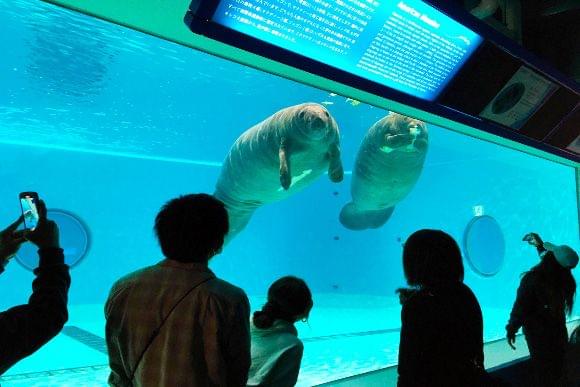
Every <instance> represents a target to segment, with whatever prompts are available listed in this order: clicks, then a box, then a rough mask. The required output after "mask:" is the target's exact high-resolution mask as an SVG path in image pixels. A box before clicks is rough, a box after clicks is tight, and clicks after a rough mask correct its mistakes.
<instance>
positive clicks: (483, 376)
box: [397, 230, 491, 387]
mask: <svg viewBox="0 0 580 387" xmlns="http://www.w3.org/2000/svg"><path fill="white" fill-rule="evenodd" d="M403 269H404V273H405V278H406V280H407V283H408V284H409V285H410V286H411V287H410V288H404V289H398V290H397V292H398V293H399V297H400V299H401V303H402V310H401V340H400V345H399V365H398V373H399V378H398V383H397V385H398V386H399V387H425V386H430V387H465V386H483V385H488V384H489V383H491V381H490V380H489V376H488V375H487V372H486V371H485V369H484V367H483V360H484V355H483V320H482V313H481V308H480V306H479V303H478V301H477V299H476V297H475V295H474V294H473V292H472V291H471V289H469V288H468V287H467V286H466V285H465V284H464V283H463V275H464V268H463V262H462V259H461V252H460V250H459V247H458V246H457V243H456V242H455V240H454V239H453V238H452V237H451V236H450V235H448V234H446V233H444V232H443V231H440V230H419V231H416V232H414V233H413V234H411V236H410V237H409V238H408V239H407V241H406V242H405V244H404V248H403Z"/></svg>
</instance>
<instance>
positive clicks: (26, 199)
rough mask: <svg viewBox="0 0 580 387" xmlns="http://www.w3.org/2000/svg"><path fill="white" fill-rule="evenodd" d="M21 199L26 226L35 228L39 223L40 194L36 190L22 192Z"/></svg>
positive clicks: (26, 227) (28, 228)
mask: <svg viewBox="0 0 580 387" xmlns="http://www.w3.org/2000/svg"><path fill="white" fill-rule="evenodd" d="M18 198H19V199H20V208H21V209H22V216H23V217H24V228H25V229H26V230H34V229H35V228H36V226H37V225H38V220H39V214H38V207H37V206H38V201H39V199H38V194H37V193H36V192H21V193H20V195H18Z"/></svg>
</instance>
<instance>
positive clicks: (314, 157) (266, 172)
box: [214, 103, 344, 242]
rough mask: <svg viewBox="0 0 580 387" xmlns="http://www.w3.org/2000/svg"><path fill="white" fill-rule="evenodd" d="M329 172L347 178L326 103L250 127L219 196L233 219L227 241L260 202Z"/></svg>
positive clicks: (227, 166) (231, 157)
mask: <svg viewBox="0 0 580 387" xmlns="http://www.w3.org/2000/svg"><path fill="white" fill-rule="evenodd" d="M326 171H328V176H329V178H330V180H331V181H333V182H339V181H342V179H343V174H344V172H343V168H342V162H341V160H340V135H339V132H338V125H337V124H336V121H335V120H334V118H333V117H332V116H331V115H330V113H329V112H328V110H326V108H325V107H324V106H322V105H320V104H316V103H305V104H300V105H295V106H290V107H287V108H285V109H282V110H280V111H278V112H276V113H275V114H273V115H272V116H270V117H269V118H267V119H266V120H264V121H262V122H260V123H259V124H257V125H255V126H253V127H252V128H250V129H248V130H247V131H246V132H244V133H243V134H242V135H241V136H240V137H239V138H238V139H237V140H236V142H235V143H234V145H233V146H232V148H231V149H230V152H229V153H228V155H227V157H226V159H225V161H224V163H223V166H222V170H221V174H220V176H219V179H218V182H217V184H216V191H215V194H214V195H215V197H216V198H218V199H220V200H221V201H223V202H224V203H225V205H226V208H227V210H228V214H229V217H230V232H229V234H228V235H227V237H226V242H228V241H230V240H231V239H232V238H233V237H234V236H235V235H236V234H238V233H239V232H240V231H241V230H243V229H244V227H246V225H247V224H248V222H249V221H250V218H251V217H252V214H253V213H254V211H255V210H256V209H258V208H259V207H260V206H262V205H264V204H267V203H272V202H275V201H279V200H283V199H285V198H287V197H289V196H290V195H292V194H294V193H295V192H298V191H300V190H301V189H303V188H305V187H306V186H308V185H309V184H311V183H312V182H313V181H315V180H316V179H317V178H318V177H320V175H322V174H323V173H324V172H326Z"/></svg>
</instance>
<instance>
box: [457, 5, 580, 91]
mask: <svg viewBox="0 0 580 387" xmlns="http://www.w3.org/2000/svg"><path fill="white" fill-rule="evenodd" d="M454 1H455V3H458V5H460V6H462V7H463V8H465V9H467V10H469V11H472V13H474V14H477V13H478V11H479V16H480V18H482V16H483V20H485V21H486V22H487V23H488V24H489V25H491V26H492V27H494V28H495V29H496V30H498V31H500V32H502V33H503V34H504V35H506V36H508V37H510V38H511V39H513V40H515V41H517V42H518V43H520V44H521V45H523V46H524V47H525V48H526V49H528V50H529V51H530V52H532V53H534V54H535V55H536V56H538V57H540V58H541V59H543V60H544V61H546V62H548V63H550V64H551V65H552V66H554V67H555V68H556V69H558V70H559V71H560V72H562V73H563V74H564V75H566V76H567V77H569V78H571V79H574V80H575V81H576V82H578V83H580V0H483V1H480V0H454ZM481 9H486V10H487V13H491V15H489V16H487V17H485V16H486V15H487V14H486V13H483V15H482V11H481Z"/></svg>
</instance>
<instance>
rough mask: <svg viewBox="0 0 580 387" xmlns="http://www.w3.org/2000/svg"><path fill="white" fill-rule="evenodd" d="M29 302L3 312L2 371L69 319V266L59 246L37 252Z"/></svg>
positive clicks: (0, 318)
mask: <svg viewBox="0 0 580 387" xmlns="http://www.w3.org/2000/svg"><path fill="white" fill-rule="evenodd" d="M38 254H39V256H40V264H39V266H38V268H37V269H36V270H34V274H35V275H36V279H35V280H34V281H33V282H32V296H31V297H30V299H29V300H28V304H25V305H19V306H16V307H14V308H11V309H9V310H7V311H5V312H2V313H0V374H2V373H4V372H5V371H6V370H7V369H8V368H10V367H11V366H12V365H14V363H16V362H17V361H19V360H21V359H22V358H24V357H26V356H28V355H30V354H32V353H34V352H35V351H36V350H37V349H39V348H40V347H41V346H42V345H44V344H46V343H47V342H48V341H49V340H50V339H52V338H53V337H54V336H56V335H57V334H58V333H59V332H60V330H61V329H62V327H63V326H64V324H65V322H66V321H67V319H68V312H67V299H68V298H67V293H68V289H69V286H70V275H69V268H68V266H67V265H65V264H64V255H63V252H62V249H60V248H55V247H52V248H44V249H40V250H39V251H38Z"/></svg>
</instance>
